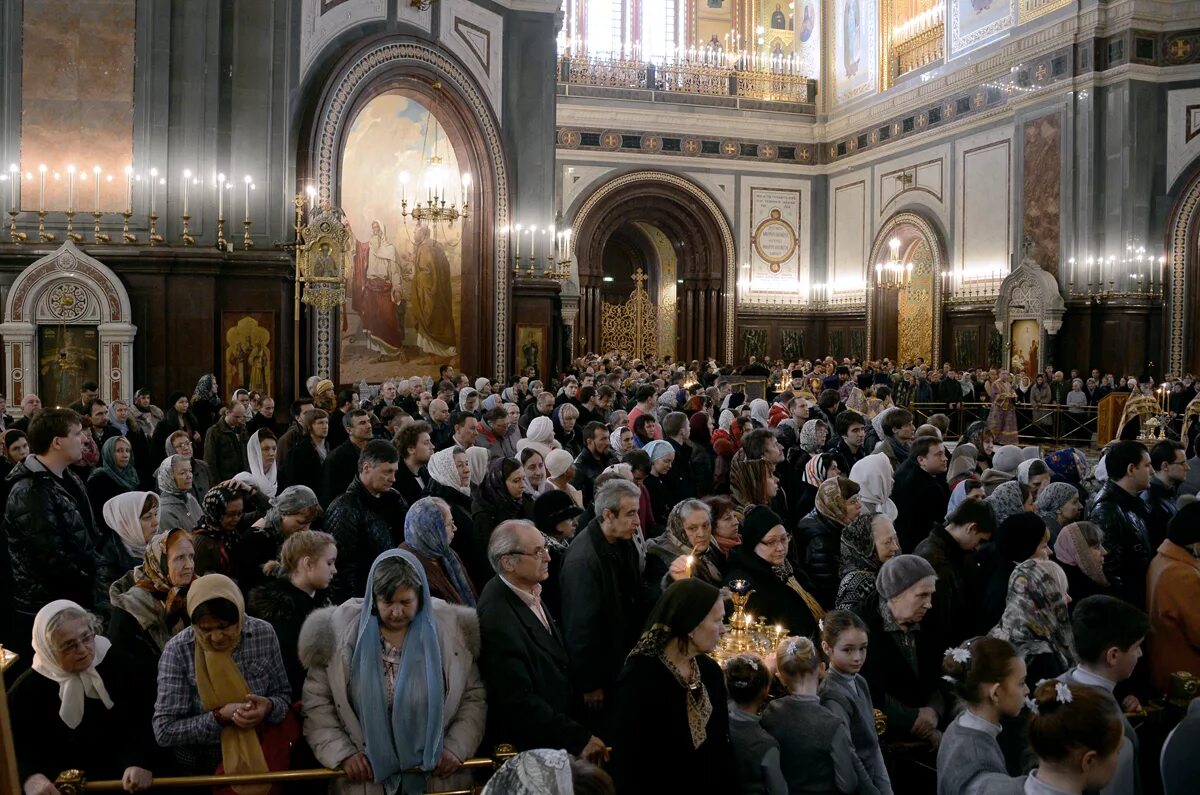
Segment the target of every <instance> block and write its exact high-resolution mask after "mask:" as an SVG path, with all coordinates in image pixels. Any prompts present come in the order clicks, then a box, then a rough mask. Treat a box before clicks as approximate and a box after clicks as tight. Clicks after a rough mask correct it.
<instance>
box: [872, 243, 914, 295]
mask: <svg viewBox="0 0 1200 795" xmlns="http://www.w3.org/2000/svg"><path fill="white" fill-rule="evenodd" d="M888 253H889V254H890V257H889V259H888V260H887V261H886V262H880V263H877V264H876V265H875V286H876V287H880V288H882V289H884V290H901V289H903V288H905V287H907V286H908V283H909V282H911V281H912V268H913V266H912V263H911V262H910V263H909V264H907V265H905V264H904V262H903V261H902V260H901V259H900V238H898V237H893V238H892V239H891V240H889V241H888Z"/></svg>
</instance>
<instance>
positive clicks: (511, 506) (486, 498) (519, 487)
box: [463, 458, 533, 590]
mask: <svg viewBox="0 0 1200 795" xmlns="http://www.w3.org/2000/svg"><path fill="white" fill-rule="evenodd" d="M532 515H533V500H532V499H526V497H525V470H524V468H523V467H522V466H521V462H520V461H518V460H517V459H515V458H497V459H495V460H493V461H492V462H491V464H490V465H489V466H488V473H487V477H485V478H484V479H483V483H481V484H480V486H479V493H478V494H476V495H475V497H474V498H473V499H472V500H471V534H472V539H473V541H474V543H473V546H474V547H475V558H476V560H487V547H488V542H489V541H490V540H491V538H492V531H493V530H495V529H496V526H497V525H498V524H500V523H501V522H506V521H508V520H509V519H529V518H530V517H531V516H532ZM463 529H464V531H465V530H466V528H463ZM494 574H495V572H494V571H492V568H491V566H488V567H486V569H480V570H479V571H478V573H476V572H472V577H473V579H474V582H475V586H476V588H478V589H480V590H482V589H483V586H484V585H486V584H487V582H488V580H490V579H491V578H492V576H493V575H494Z"/></svg>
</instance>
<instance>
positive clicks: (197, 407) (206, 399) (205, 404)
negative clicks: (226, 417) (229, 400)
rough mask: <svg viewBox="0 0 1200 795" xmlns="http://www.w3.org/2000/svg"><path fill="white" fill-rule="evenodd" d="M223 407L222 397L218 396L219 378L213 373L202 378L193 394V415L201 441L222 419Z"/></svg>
mask: <svg viewBox="0 0 1200 795" xmlns="http://www.w3.org/2000/svg"><path fill="white" fill-rule="evenodd" d="M222 405H223V403H222V401H221V396H220V395H219V394H217V377H216V376H215V375H213V374H212V373H208V374H207V375H202V376H200V380H198V381H197V382H196V390H195V391H194V392H192V414H194V415H195V417H196V422H197V426H196V430H198V431H199V432H200V438H201V439H203V438H204V434H205V433H207V432H208V429H209V428H211V427H212V426H213V425H214V424H215V423H216V421H217V420H218V419H220V417H221V406H222Z"/></svg>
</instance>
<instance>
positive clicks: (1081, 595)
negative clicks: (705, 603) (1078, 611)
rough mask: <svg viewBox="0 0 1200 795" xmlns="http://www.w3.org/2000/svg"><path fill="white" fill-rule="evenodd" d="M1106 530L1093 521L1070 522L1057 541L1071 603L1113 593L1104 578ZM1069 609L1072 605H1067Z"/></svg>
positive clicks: (1064, 527)
mask: <svg viewBox="0 0 1200 795" xmlns="http://www.w3.org/2000/svg"><path fill="white" fill-rule="evenodd" d="M1107 554H1108V550H1106V549H1105V548H1104V531H1103V530H1101V529H1100V527H1099V526H1098V525H1094V524H1092V523H1091V522H1071V523H1070V524H1067V525H1064V526H1063V529H1062V530H1060V531H1059V532H1058V537H1057V538H1056V539H1055V540H1054V557H1055V559H1056V560H1057V561H1058V565H1059V566H1061V567H1062V570H1063V571H1064V572H1066V574H1067V593H1069V594H1071V602H1072V603H1074V602H1078V601H1079V600H1081V599H1086V598H1088V597H1089V596H1095V595H1096V594H1110V593H1111V586H1110V583H1109V582H1108V578H1107V577H1106V576H1104V558H1105V556H1106V555H1107ZM1068 607H1070V605H1068Z"/></svg>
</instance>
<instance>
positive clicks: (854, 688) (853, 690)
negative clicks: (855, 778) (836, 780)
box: [820, 610, 892, 795]
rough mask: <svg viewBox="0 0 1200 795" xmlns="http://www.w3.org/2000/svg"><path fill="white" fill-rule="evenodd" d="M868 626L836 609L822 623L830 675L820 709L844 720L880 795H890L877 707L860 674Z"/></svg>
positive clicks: (824, 685) (825, 683)
mask: <svg viewBox="0 0 1200 795" xmlns="http://www.w3.org/2000/svg"><path fill="white" fill-rule="evenodd" d="M867 644H868V639H867V625H866V624H865V623H864V622H863V620H862V619H861V618H859V617H858V615H857V614H855V613H852V612H850V611H849V610H833V611H830V612H828V613H826V614H825V618H824V619H822V621H821V649H822V651H824V652H825V656H826V657H827V658H828V659H829V673H827V674H826V675H825V679H824V681H822V682H821V687H820V696H821V706H823V707H825V708H826V709H828V710H829V711H830V712H832V713H833V714H834V715H836V716H837V717H839V718H841V719H842V721H843V722H844V723H845V724H846V727H847V728H848V729H849V730H850V740H851V741H852V742H853V743H854V752H855V753H856V754H858V758H859V759H860V760H861V761H862V763H863V767H864V768H865V769H866V771H867V774H868V775H869V776H870V777H871V782H872V783H873V784H874V785H875V788H876V789H877V790H879V792H880V795H891V792H892V782H891V779H890V778H889V777H888V772H887V768H886V767H885V766H884V763H883V753H882V751H881V750H880V748H879V734H878V733H877V732H876V731H875V707H874V705H873V704H872V703H871V690H870V687H869V686H868V685H867V680H866V679H863V678H862V676H860V675H859V671H861V670H862V667H863V663H865V662H866V660H867Z"/></svg>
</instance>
